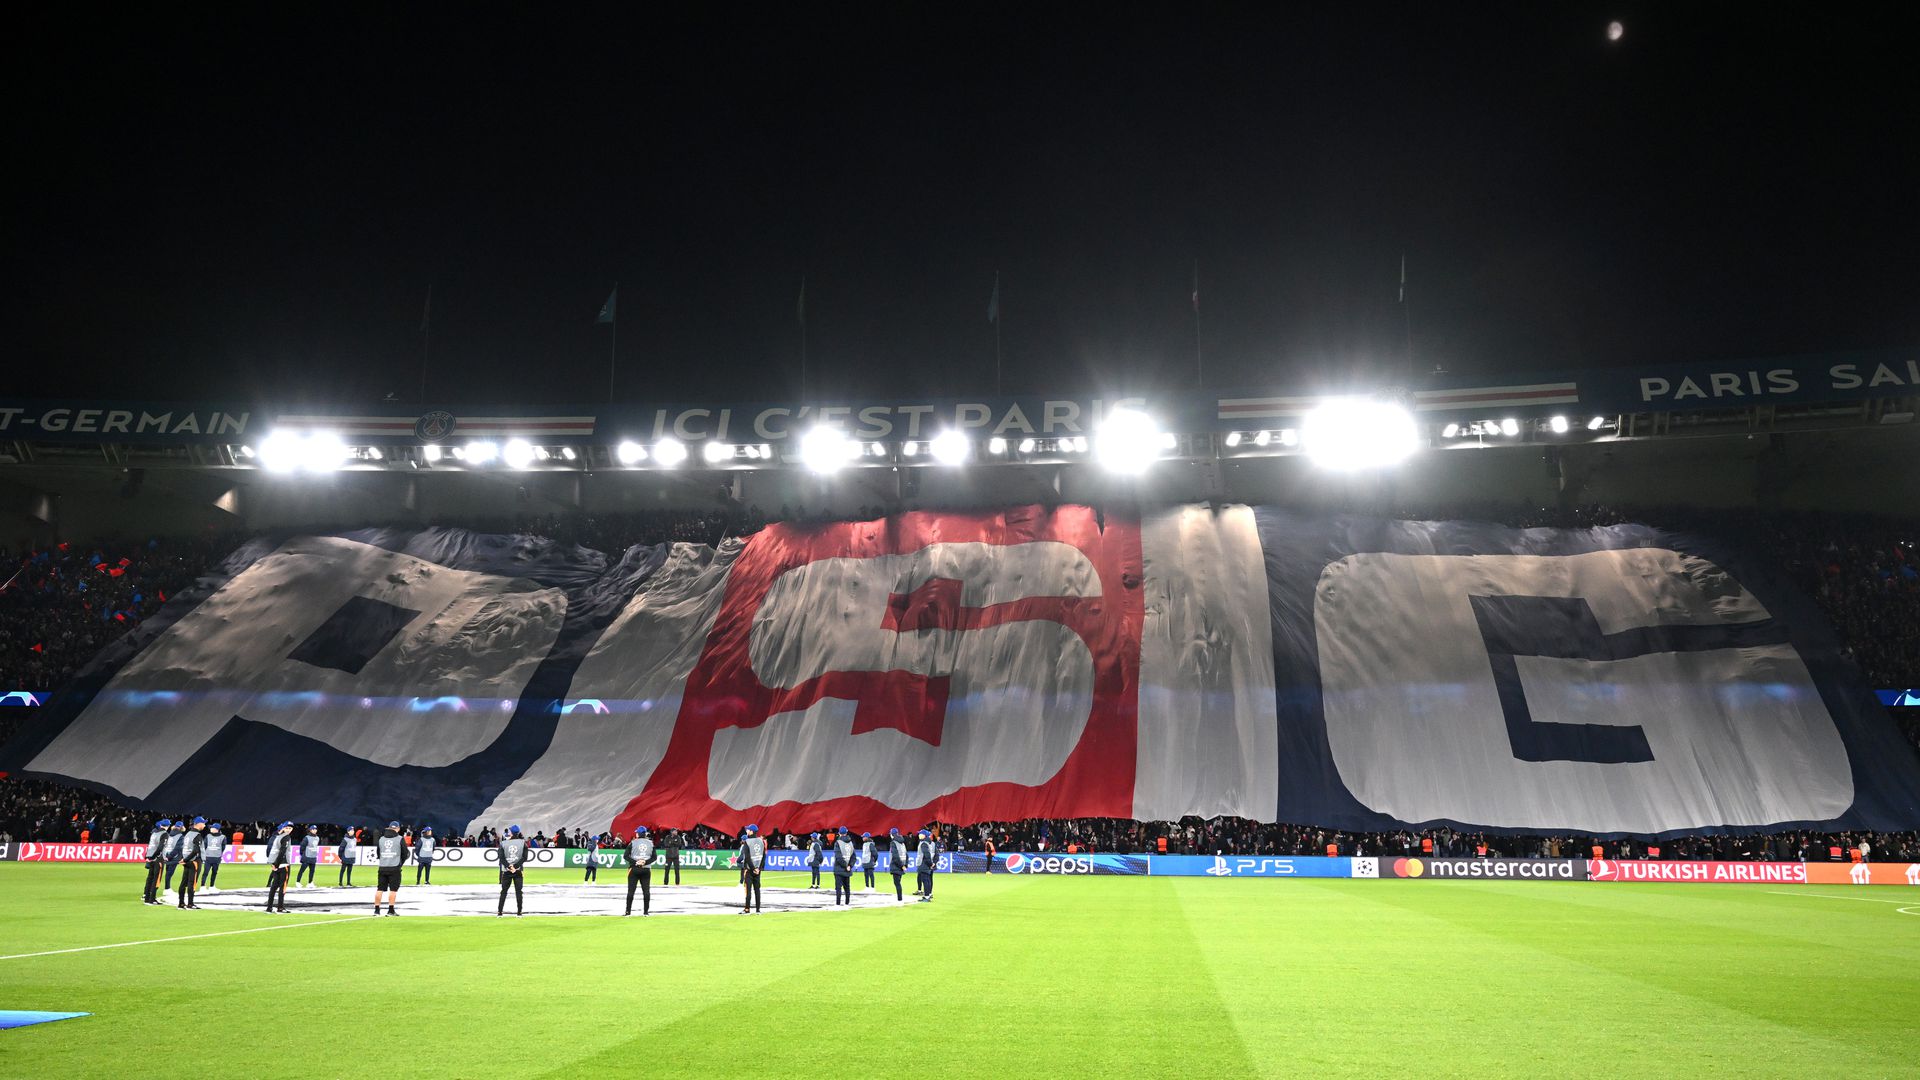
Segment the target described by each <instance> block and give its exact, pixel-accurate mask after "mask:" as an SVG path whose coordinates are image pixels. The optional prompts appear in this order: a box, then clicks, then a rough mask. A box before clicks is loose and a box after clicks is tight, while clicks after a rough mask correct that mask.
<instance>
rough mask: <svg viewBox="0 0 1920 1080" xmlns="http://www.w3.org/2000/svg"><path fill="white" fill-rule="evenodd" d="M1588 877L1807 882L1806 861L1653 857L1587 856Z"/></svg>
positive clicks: (1700, 881) (1790, 883) (1781, 882)
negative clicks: (1669, 860)
mask: <svg viewBox="0 0 1920 1080" xmlns="http://www.w3.org/2000/svg"><path fill="white" fill-rule="evenodd" d="M1587 880H1588V881H1684V882H1694V883H1700V884H1743V883H1744V884H1765V885H1804V884H1806V883H1807V864H1805V863H1797V862H1666V861H1661V860H1655V859H1588V860H1587Z"/></svg>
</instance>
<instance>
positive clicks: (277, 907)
mask: <svg viewBox="0 0 1920 1080" xmlns="http://www.w3.org/2000/svg"><path fill="white" fill-rule="evenodd" d="M292 858H293V822H291V821H283V822H281V823H280V828H279V830H278V831H276V832H275V833H274V834H273V837H272V838H271V839H269V840H268V841H267V867H268V869H267V910H268V911H278V912H279V913H280V914H282V915H285V914H286V913H287V872H288V871H289V870H290V869H292V868H291V867H290V866H289V865H288V862H289V860H291V859H292Z"/></svg>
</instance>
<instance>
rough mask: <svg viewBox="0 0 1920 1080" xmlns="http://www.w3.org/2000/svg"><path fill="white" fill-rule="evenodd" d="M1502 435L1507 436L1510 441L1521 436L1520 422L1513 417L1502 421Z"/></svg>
mask: <svg viewBox="0 0 1920 1080" xmlns="http://www.w3.org/2000/svg"><path fill="white" fill-rule="evenodd" d="M1500 434H1502V435H1505V436H1506V437H1507V438H1509V439H1511V438H1513V437H1514V436H1516V435H1518V434H1520V421H1518V420H1515V419H1514V418H1513V417H1511V416H1509V417H1507V418H1506V419H1505V420H1502V421H1500Z"/></svg>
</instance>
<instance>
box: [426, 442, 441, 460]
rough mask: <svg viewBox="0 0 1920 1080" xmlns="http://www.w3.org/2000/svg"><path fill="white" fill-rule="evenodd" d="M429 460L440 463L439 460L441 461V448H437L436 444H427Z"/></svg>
mask: <svg viewBox="0 0 1920 1080" xmlns="http://www.w3.org/2000/svg"><path fill="white" fill-rule="evenodd" d="M427 460H428V461H439V460H440V447H439V446H437V445H435V444H434V443H428V444H427Z"/></svg>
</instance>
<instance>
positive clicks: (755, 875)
mask: <svg viewBox="0 0 1920 1080" xmlns="http://www.w3.org/2000/svg"><path fill="white" fill-rule="evenodd" d="M766 865H767V842H766V841H765V840H764V839H762V838H761V836H760V826H758V825H749V826H747V828H746V835H744V836H742V837H741V838H740V884H741V885H742V886H743V887H744V888H745V889H746V892H747V895H746V898H745V899H744V900H742V901H741V902H740V914H742V915H750V914H752V913H753V912H756V911H759V910H760V870H761V868H762V867H764V866H766ZM814 876H815V877H819V876H820V872H819V871H818V870H815V871H814Z"/></svg>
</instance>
